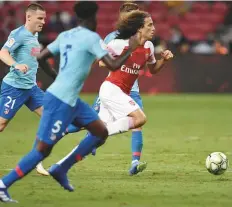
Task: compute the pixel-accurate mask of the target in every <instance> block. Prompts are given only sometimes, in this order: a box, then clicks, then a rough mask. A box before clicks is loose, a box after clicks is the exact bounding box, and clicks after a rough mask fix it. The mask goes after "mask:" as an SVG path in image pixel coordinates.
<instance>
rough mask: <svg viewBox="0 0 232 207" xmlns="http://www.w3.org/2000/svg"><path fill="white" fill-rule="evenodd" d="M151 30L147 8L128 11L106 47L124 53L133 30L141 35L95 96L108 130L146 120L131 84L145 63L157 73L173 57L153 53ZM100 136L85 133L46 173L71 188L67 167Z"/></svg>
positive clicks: (96, 143)
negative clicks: (134, 48) (133, 97)
mask: <svg viewBox="0 0 232 207" xmlns="http://www.w3.org/2000/svg"><path fill="white" fill-rule="evenodd" d="M154 32H155V28H154V25H153V21H152V19H151V17H150V15H149V14H148V13H147V12H143V11H132V12H130V13H128V15H126V16H125V17H124V18H122V19H120V21H119V24H118V35H117V37H116V39H114V40H112V41H111V42H110V43H109V44H108V45H107V48H108V49H109V51H111V53H112V55H113V56H114V57H118V56H121V55H122V54H125V53H127V51H128V48H129V40H128V39H129V38H130V37H131V36H132V35H134V34H136V35H137V36H139V37H140V38H141V42H140V46H139V47H138V48H137V49H136V50H135V51H134V52H133V53H131V56H130V58H129V59H128V60H127V61H126V62H125V64H123V65H122V66H121V67H120V68H119V70H116V71H111V72H110V74H109V76H108V77H107V78H106V80H105V81H104V82H103V84H102V85H101V88H100V92H99V97H100V100H101V104H100V112H99V116H100V118H101V120H102V121H103V122H104V123H105V124H106V125H107V128H108V130H109V131H111V133H109V134H110V135H113V134H116V133H118V132H126V131H128V130H129V129H135V128H138V127H141V126H142V125H144V124H145V122H146V116H145V114H144V112H143V111H142V110H141V108H140V107H139V105H138V104H137V103H136V102H135V101H134V100H133V99H132V98H131V97H130V96H129V94H130V91H131V88H132V86H133V84H134V82H135V80H137V78H138V75H139V71H140V70H142V69H143V68H144V67H145V65H146V64H147V66H148V68H149V70H150V72H151V73H152V74H155V73H157V72H158V71H159V70H160V69H161V67H162V66H163V65H164V64H165V62H166V61H168V60H170V59H171V58H173V54H172V52H171V51H169V50H166V51H164V52H163V53H162V54H161V56H162V58H161V59H160V60H157V61H156V59H155V57H154V46H153V44H152V43H151V42H150V41H148V40H150V39H151V38H152V37H153V35H154ZM104 141H105V140H103V139H99V138H98V137H96V136H94V135H93V134H91V133H88V134H87V136H86V137H85V139H83V140H82V141H81V142H80V144H79V146H77V147H76V148H74V149H73V150H72V151H71V152H70V153H69V154H68V155H67V156H66V157H65V158H63V159H62V160H61V161H59V162H58V163H57V164H54V165H53V166H51V168H50V170H49V172H50V175H52V176H53V178H54V179H56V180H57V181H58V182H59V183H60V185H61V186H63V187H64V189H66V190H69V191H73V187H72V186H71V185H70V184H69V181H68V178H67V173H68V171H69V169H70V168H71V167H72V166H73V165H74V164H75V163H78V162H79V161H81V160H82V159H83V158H84V157H85V156H87V155H88V154H89V153H91V151H92V150H93V149H94V148H98V147H100V146H101V145H103V144H104ZM145 166H146V165H144V163H140V162H139V161H138V162H134V164H133V166H132V168H131V170H130V174H131V175H134V174H137V173H138V172H141V171H142V170H143V169H144V167H145Z"/></svg>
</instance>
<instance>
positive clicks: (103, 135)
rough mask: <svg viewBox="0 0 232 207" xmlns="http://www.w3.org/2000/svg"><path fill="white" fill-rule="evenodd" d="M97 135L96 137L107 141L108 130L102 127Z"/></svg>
mask: <svg viewBox="0 0 232 207" xmlns="http://www.w3.org/2000/svg"><path fill="white" fill-rule="evenodd" d="M97 133H98V136H97V137H101V138H102V139H103V140H105V139H107V137H108V130H107V128H106V126H102V128H101V129H99V130H98V132H97Z"/></svg>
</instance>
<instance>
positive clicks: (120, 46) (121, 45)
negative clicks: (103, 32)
mask: <svg viewBox="0 0 232 207" xmlns="http://www.w3.org/2000/svg"><path fill="white" fill-rule="evenodd" d="M128 46H129V40H123V39H113V40H111V41H110V42H109V43H108V44H107V47H109V48H111V49H112V50H113V51H114V52H115V53H116V55H120V54H121V53H122V52H123V50H124V49H126V48H128Z"/></svg>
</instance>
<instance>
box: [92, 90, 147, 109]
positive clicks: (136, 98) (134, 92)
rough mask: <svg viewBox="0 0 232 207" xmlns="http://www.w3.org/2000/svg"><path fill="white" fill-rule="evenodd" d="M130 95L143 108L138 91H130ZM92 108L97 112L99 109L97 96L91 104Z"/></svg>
mask: <svg viewBox="0 0 232 207" xmlns="http://www.w3.org/2000/svg"><path fill="white" fill-rule="evenodd" d="M130 97H131V98H132V99H133V100H134V101H135V102H136V103H137V104H138V105H139V107H140V108H141V109H142V110H143V101H142V98H141V96H140V94H139V92H136V91H131V92H130ZM92 108H93V109H94V110H95V111H96V112H97V113H99V111H100V98H99V96H97V97H96V99H95V101H94V104H93V105H92Z"/></svg>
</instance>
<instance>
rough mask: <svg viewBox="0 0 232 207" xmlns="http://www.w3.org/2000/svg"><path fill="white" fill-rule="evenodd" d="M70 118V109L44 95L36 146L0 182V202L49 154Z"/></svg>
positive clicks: (71, 109)
mask: <svg viewBox="0 0 232 207" xmlns="http://www.w3.org/2000/svg"><path fill="white" fill-rule="evenodd" d="M72 117H73V108H72V107H70V106H69V105H67V104H64V103H63V102H61V101H60V100H59V99H57V98H56V97H54V96H53V95H51V94H49V93H46V94H45V96H44V111H43V114H42V117H41V120H40V124H39V129H38V132H37V137H38V140H39V141H38V143H37V146H36V147H34V148H33V149H32V150H31V151H30V152H29V153H28V154H27V155H26V156H24V157H23V158H22V159H21V161H20V162H19V163H18V165H17V167H16V168H15V169H14V170H12V171H11V172H10V173H9V174H8V175H6V176H4V177H3V178H2V180H0V183H2V184H3V185H2V188H1V186H0V200H3V199H2V197H1V195H3V196H4V197H5V196H7V194H6V191H7V189H8V188H9V187H10V186H11V185H12V184H13V183H15V182H16V181H17V180H19V179H21V178H23V177H24V176H25V175H27V174H28V173H29V172H31V171H32V170H33V169H34V168H35V167H36V165H37V164H38V163H39V162H41V161H42V160H43V159H45V158H46V157H47V156H48V155H49V154H50V152H51V150H52V148H53V146H54V144H55V143H56V142H58V141H59V140H57V137H61V136H60V134H61V133H62V132H64V131H65V128H66V127H67V126H68V124H70V123H71V121H72Z"/></svg>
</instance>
